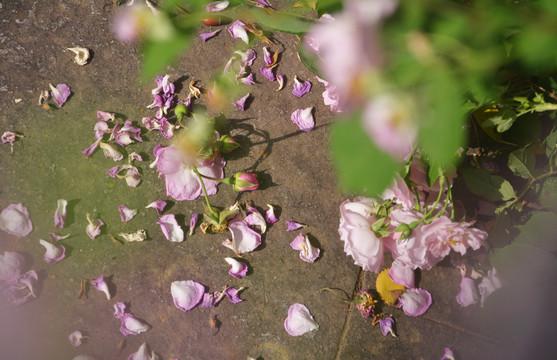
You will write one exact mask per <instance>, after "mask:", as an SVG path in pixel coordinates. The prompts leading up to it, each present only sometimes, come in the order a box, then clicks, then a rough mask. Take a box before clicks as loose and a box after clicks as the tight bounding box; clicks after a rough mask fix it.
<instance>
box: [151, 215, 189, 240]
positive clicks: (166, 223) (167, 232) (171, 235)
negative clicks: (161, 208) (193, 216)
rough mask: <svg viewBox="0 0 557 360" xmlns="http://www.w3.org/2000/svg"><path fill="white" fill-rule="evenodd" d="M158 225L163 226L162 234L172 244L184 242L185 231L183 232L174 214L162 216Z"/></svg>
mask: <svg viewBox="0 0 557 360" xmlns="http://www.w3.org/2000/svg"><path fill="white" fill-rule="evenodd" d="M157 224H159V225H160V226H161V230H162V233H163V234H164V237H165V238H166V240H170V241H171V242H182V241H184V230H182V227H181V226H180V225H179V224H178V222H177V221H176V217H175V216H174V214H167V215H163V216H161V218H160V220H159V221H158V222H157Z"/></svg>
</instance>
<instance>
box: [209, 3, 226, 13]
mask: <svg viewBox="0 0 557 360" xmlns="http://www.w3.org/2000/svg"><path fill="white" fill-rule="evenodd" d="M228 4H230V1H214V2H212V3H209V4H207V5H205V10H206V11H207V12H219V11H223V10H224V9H226V8H227V7H228Z"/></svg>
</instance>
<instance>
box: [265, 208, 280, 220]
mask: <svg viewBox="0 0 557 360" xmlns="http://www.w3.org/2000/svg"><path fill="white" fill-rule="evenodd" d="M267 207H268V208H269V209H268V210H267V211H266V212H265V219H266V220H267V222H268V223H269V224H274V223H276V222H277V221H278V218H277V217H276V215H275V208H274V207H273V206H272V205H269V204H267Z"/></svg>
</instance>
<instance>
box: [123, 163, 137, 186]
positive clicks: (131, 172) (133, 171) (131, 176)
mask: <svg viewBox="0 0 557 360" xmlns="http://www.w3.org/2000/svg"><path fill="white" fill-rule="evenodd" d="M117 176H118V177H119V178H124V179H126V184H128V186H131V187H137V185H139V183H140V182H141V174H140V173H139V170H137V168H136V167H135V166H130V168H129V169H128V171H126V173H125V174H124V175H117Z"/></svg>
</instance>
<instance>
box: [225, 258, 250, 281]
mask: <svg viewBox="0 0 557 360" xmlns="http://www.w3.org/2000/svg"><path fill="white" fill-rule="evenodd" d="M224 260H225V261H226V262H227V263H228V265H230V266H231V268H230V270H229V271H228V273H229V274H230V275H231V276H232V277H235V278H236V279H241V278H243V277H244V276H246V274H247V273H248V266H247V265H246V264H245V263H243V262H241V261H238V260H236V259H234V258H231V257H226V258H224Z"/></svg>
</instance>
